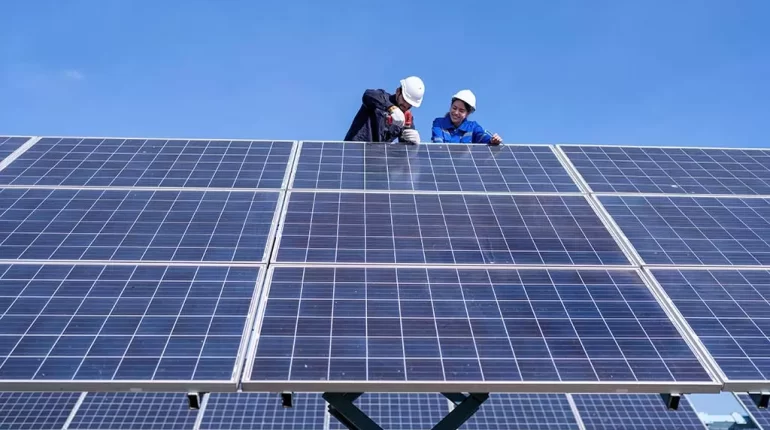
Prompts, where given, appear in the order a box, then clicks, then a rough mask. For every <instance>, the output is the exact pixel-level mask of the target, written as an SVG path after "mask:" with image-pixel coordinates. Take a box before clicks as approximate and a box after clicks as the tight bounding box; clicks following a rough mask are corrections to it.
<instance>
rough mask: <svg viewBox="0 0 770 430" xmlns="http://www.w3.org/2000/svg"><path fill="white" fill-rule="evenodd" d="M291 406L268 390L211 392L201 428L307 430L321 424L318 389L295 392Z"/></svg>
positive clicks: (324, 407) (321, 406)
mask: <svg viewBox="0 0 770 430" xmlns="http://www.w3.org/2000/svg"><path fill="white" fill-rule="evenodd" d="M293 403H294V404H293V407H291V408H284V407H283V406H281V402H280V398H279V397H278V396H277V395H275V394H272V393H270V394H268V393H212V394H211V395H209V399H208V403H207V404H206V410H205V411H204V413H203V420H202V421H201V425H200V430H253V429H270V430H300V429H302V430H305V429H307V430H310V429H323V428H324V413H325V411H326V402H324V400H323V399H322V398H321V395H320V394H317V393H296V394H294V402H293Z"/></svg>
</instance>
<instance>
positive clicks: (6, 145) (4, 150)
mask: <svg viewBox="0 0 770 430" xmlns="http://www.w3.org/2000/svg"><path fill="white" fill-rule="evenodd" d="M29 139H30V138H29V137H26V136H0V161H3V160H4V159H5V157H7V156H9V155H11V154H12V153H13V151H16V150H17V149H19V148H20V147H21V145H23V144H24V143H26V142H27V141H28V140H29ZM0 174H1V173H0Z"/></svg>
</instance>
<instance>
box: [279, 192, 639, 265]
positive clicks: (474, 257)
mask: <svg viewBox="0 0 770 430" xmlns="http://www.w3.org/2000/svg"><path fill="white" fill-rule="evenodd" d="M287 206H288V208H287V211H286V215H285V218H284V221H283V223H282V232H281V237H280V242H279V243H280V244H279V245H278V250H277V254H276V255H275V257H274V258H275V261H277V262H281V263H284V262H291V263H306V262H308V263H309V262H312V263H317V262H326V263H412V264H415V263H416V264H490V263H494V264H564V265H591V264H596V265H626V264H629V261H628V259H627V258H626V256H625V254H624V253H623V251H622V250H621V248H620V247H619V245H618V243H617V242H616V241H615V239H614V238H613V237H612V235H611V234H610V233H609V231H608V230H607V229H606V228H605V227H604V225H603V224H602V221H601V220H600V218H599V217H598V216H597V215H596V213H595V212H594V210H593V208H592V207H591V206H590V205H589V203H588V201H587V200H586V198H585V197H582V196H542V195H540V196H521V195H519V196H511V195H468V194H466V195H463V194H451V195H450V194H442V195H436V194H432V195H431V194H384V193H382V194H381V193H336V192H328V193H324V192H294V191H292V192H291V194H290V196H289V201H288V204H287Z"/></svg>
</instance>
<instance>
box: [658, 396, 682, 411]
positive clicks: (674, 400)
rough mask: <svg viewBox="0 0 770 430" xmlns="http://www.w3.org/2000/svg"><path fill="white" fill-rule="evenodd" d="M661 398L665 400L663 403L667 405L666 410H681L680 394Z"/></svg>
mask: <svg viewBox="0 0 770 430" xmlns="http://www.w3.org/2000/svg"><path fill="white" fill-rule="evenodd" d="M660 397H661V398H663V402H665V403H666V408H668V409H671V410H673V411H675V410H677V409H679V400H681V395H680V394H679V393H664V394H661V395H660Z"/></svg>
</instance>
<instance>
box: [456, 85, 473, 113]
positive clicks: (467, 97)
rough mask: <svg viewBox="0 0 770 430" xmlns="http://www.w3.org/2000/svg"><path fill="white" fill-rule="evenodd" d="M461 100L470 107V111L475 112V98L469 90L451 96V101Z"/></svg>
mask: <svg viewBox="0 0 770 430" xmlns="http://www.w3.org/2000/svg"><path fill="white" fill-rule="evenodd" d="M454 99H457V100H462V101H464V102H465V103H468V105H469V106H470V107H471V111H474V110H476V96H475V95H473V92H472V91H471V90H460V91H458V92H457V94H455V95H454V96H452V100H454Z"/></svg>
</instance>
